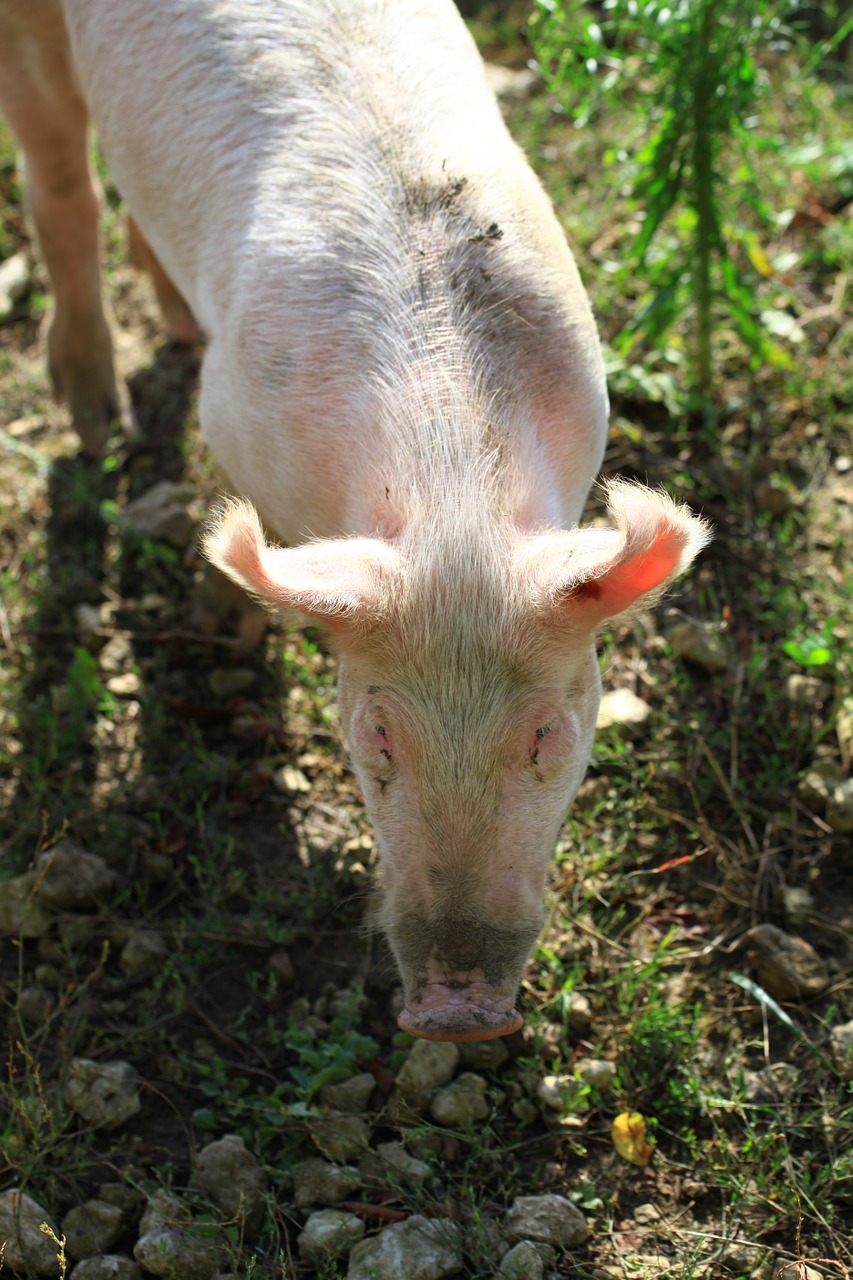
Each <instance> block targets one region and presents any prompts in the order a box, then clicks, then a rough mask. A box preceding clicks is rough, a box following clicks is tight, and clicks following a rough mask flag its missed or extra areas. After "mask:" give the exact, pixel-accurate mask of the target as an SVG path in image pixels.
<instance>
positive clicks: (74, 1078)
mask: <svg viewBox="0 0 853 1280" xmlns="http://www.w3.org/2000/svg"><path fill="white" fill-rule="evenodd" d="M139 1084H140V1082H139V1077H138V1076H137V1074H136V1072H135V1071H134V1069H133V1067H132V1066H131V1065H130V1063H128V1062H121V1061H119V1060H116V1061H113V1062H94V1061H93V1060H92V1059H91V1058H74V1059H73V1060H72V1062H71V1064H70V1066H69V1068H68V1079H67V1081H66V1084H65V1100H66V1102H67V1103H68V1105H69V1106H70V1107H71V1109H72V1110H73V1111H75V1112H76V1113H77V1115H79V1116H81V1117H82V1118H83V1119H84V1120H85V1121H86V1122H87V1123H88V1124H90V1125H91V1126H92V1127H93V1128H94V1129H117V1128H118V1127H119V1126H120V1125H122V1124H124V1123H125V1122H126V1121H127V1120H129V1119H131V1117H132V1116H135V1115H137V1114H138V1112H139V1111H140V1110H141V1107H142V1103H141V1102H140V1099H139Z"/></svg>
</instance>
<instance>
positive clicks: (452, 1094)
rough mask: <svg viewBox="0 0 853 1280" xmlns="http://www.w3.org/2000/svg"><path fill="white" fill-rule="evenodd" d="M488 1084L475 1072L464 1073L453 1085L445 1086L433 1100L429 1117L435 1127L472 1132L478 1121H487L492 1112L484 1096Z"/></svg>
mask: <svg viewBox="0 0 853 1280" xmlns="http://www.w3.org/2000/svg"><path fill="white" fill-rule="evenodd" d="M487 1088H488V1081H487V1080H485V1079H484V1078H483V1077H482V1076H478V1075H476V1074H475V1073H474V1072H473V1071H464V1072H463V1073H462V1075H460V1076H458V1077H457V1078H456V1079H455V1080H454V1081H453V1083H452V1084H449V1085H446V1086H445V1087H444V1088H443V1089H439V1091H438V1092H437V1093H436V1094H435V1096H434V1097H433V1099H432V1101H431V1103H430V1108H429V1113H430V1115H431V1116H432V1118H433V1120H434V1121H435V1122H436V1124H440V1125H444V1127H445V1128H446V1129H471V1128H473V1127H474V1125H475V1124H476V1122H477V1121H478V1120H485V1119H486V1116H488V1114H489V1112H490V1111H491V1107H490V1105H489V1101H488V1098H486V1096H485V1092H486V1089H487Z"/></svg>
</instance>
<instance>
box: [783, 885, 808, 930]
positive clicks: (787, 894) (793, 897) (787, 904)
mask: <svg viewBox="0 0 853 1280" xmlns="http://www.w3.org/2000/svg"><path fill="white" fill-rule="evenodd" d="M782 907H783V910H784V912H785V919H786V920H787V921H788V924H790V925H792V926H793V927H794V928H795V929H802V928H803V926H804V925H806V924H808V922H809V917H810V916H811V914H812V912H813V911H814V898H813V897H812V895H811V894H810V893H809V891H808V889H802V888H800V887H799V886H798V885H794V884H792V885H786V886H785V888H784V889H783V890H782Z"/></svg>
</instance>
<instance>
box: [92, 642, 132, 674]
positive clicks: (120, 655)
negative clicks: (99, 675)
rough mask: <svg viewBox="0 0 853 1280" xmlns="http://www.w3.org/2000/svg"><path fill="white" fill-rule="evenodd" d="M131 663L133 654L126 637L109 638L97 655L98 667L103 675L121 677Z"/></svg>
mask: <svg viewBox="0 0 853 1280" xmlns="http://www.w3.org/2000/svg"><path fill="white" fill-rule="evenodd" d="M133 662H134V653H133V649H132V647H131V643H130V641H129V640H128V638H127V636H111V637H110V639H109V640H108V641H107V643H106V644H105V645H104V647H103V649H101V651H100V653H99V654H98V666H99V667H100V668H101V670H102V671H103V673H104V675H121V673H122V672H123V671H124V670H125V668H126V667H131V666H133Z"/></svg>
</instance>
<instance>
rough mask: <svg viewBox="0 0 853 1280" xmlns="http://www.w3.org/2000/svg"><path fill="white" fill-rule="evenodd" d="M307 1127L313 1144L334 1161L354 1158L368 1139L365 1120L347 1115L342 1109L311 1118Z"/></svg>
mask: <svg viewBox="0 0 853 1280" xmlns="http://www.w3.org/2000/svg"><path fill="white" fill-rule="evenodd" d="M309 1127H310V1133H311V1138H312V1140H313V1142H314V1145H315V1146H316V1147H318V1148H319V1150H320V1151H321V1152H322V1153H323V1155H324V1156H325V1157H326V1158H327V1159H328V1160H333V1161H335V1163H346V1161H347V1160H354V1159H356V1158H357V1157H358V1156H360V1155H361V1153H362V1152H363V1151H364V1150H365V1149H366V1147H367V1144H368V1143H369V1141H370V1125H369V1124H368V1123H367V1121H366V1120H365V1119H364V1118H363V1117H362V1116H353V1115H347V1114H346V1112H344V1111H329V1112H328V1113H327V1114H326V1115H325V1116H320V1117H319V1118H318V1119H315V1120H312V1121H311V1122H310V1126H309Z"/></svg>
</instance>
